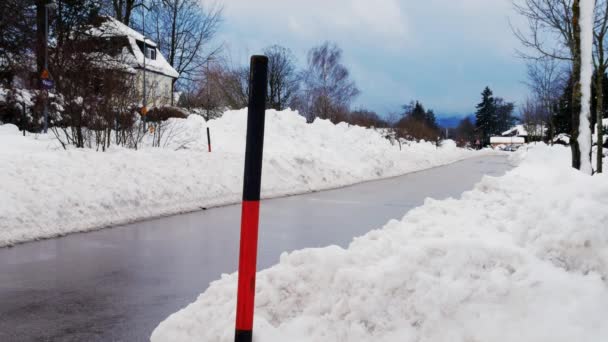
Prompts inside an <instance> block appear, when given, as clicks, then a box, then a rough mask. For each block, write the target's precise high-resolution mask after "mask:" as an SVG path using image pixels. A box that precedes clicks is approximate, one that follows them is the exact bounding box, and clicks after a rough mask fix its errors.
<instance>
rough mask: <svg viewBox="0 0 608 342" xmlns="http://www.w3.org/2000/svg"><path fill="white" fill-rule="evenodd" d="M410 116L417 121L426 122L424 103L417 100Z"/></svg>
mask: <svg viewBox="0 0 608 342" xmlns="http://www.w3.org/2000/svg"><path fill="white" fill-rule="evenodd" d="M410 116H411V117H412V119H414V120H416V121H420V122H426V110H425V109H424V106H423V105H422V103H420V102H418V101H416V103H415V104H414V108H413V109H412V112H411V113H410Z"/></svg>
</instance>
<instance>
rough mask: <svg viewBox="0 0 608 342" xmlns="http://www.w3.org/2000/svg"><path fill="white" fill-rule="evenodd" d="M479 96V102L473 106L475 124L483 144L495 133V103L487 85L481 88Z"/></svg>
mask: <svg viewBox="0 0 608 342" xmlns="http://www.w3.org/2000/svg"><path fill="white" fill-rule="evenodd" d="M481 96H482V100H481V102H480V103H479V104H478V105H477V106H476V107H475V108H477V112H476V113H475V119H476V120H475V125H476V127H477V132H478V134H479V136H480V138H481V141H482V144H484V145H485V144H488V143H489V142H490V136H491V135H492V134H493V133H495V131H496V129H497V127H496V126H497V125H496V121H497V120H496V103H495V100H494V97H493V93H492V90H490V88H489V87H486V88H485V89H484V90H483V92H482V93H481Z"/></svg>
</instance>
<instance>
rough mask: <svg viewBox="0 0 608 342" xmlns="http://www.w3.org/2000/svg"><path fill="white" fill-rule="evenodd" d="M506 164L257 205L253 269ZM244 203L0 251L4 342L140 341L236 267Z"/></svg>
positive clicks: (456, 168)
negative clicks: (255, 263) (256, 248)
mask: <svg viewBox="0 0 608 342" xmlns="http://www.w3.org/2000/svg"><path fill="white" fill-rule="evenodd" d="M509 168H510V167H509V165H508V163H507V160H506V158H505V157H502V156H493V157H482V158H475V159H470V160H466V161H462V162H458V163H455V164H452V165H448V166H445V167H440V168H435V169H430V170H426V171H421V172H418V173H413V174H409V175H406V176H401V177H397V178H392V179H387V180H382V181H374V182H369V183H362V184H358V185H355V186H351V187H347V188H343V189H337V190H331V191H323V192H318V193H312V194H306V195H300V196H293V197H286V198H280V199H272V200H265V201H263V202H262V212H261V222H260V237H259V239H260V240H259V250H260V252H259V253H260V254H259V257H258V269H261V268H266V267H269V266H271V265H273V264H275V263H276V262H277V261H278V259H279V255H280V254H281V253H282V252H284V251H291V250H295V249H301V248H305V247H321V246H327V245H330V244H337V245H340V246H347V245H348V243H349V242H350V241H351V240H352V238H353V237H355V236H359V235H362V234H364V233H366V232H368V231H369V230H372V229H375V228H378V227H381V226H382V225H383V224H384V223H386V222H387V221H388V220H389V219H391V218H401V217H402V216H403V215H404V214H405V213H406V212H407V211H408V210H409V209H411V208H413V207H415V206H418V205H420V204H422V203H423V201H424V199H425V198H426V197H433V198H446V197H450V196H451V197H458V196H459V195H460V194H461V193H462V192H463V191H466V190H469V189H472V188H473V185H474V184H475V183H476V182H478V181H479V180H480V179H481V177H482V176H483V175H501V174H503V173H504V172H505V171H506V170H508V169H509ZM239 216H240V206H238V205H237V206H234V205H233V206H227V207H221V208H215V209H210V210H207V211H200V212H195V213H190V214H184V215H178V216H172V217H166V218H161V219H156V220H151V221H144V222H139V223H134V224H130V225H126V226H121V227H116V228H111V229H104V230H99V231H95V232H90V233H80V234H74V235H70V236H66V237H62V238H58V239H52V240H44V241H38V242H32V243H26V244H23V245H18V246H16V247H13V248H4V249H0V341H2V342H29V341H37V342H42V341H44V342H46V341H62V342H63V341H66V342H67V341H69V342H72V341H78V342H95V341H104V342H119V341H120V342H139V341H148V338H149V336H150V334H151V332H152V330H153V329H154V328H155V327H156V325H157V324H158V323H159V322H160V321H162V320H163V319H164V318H166V317H167V316H168V315H169V314H171V313H173V312H175V311H177V310H179V309H180V308H182V307H184V306H185V305H187V304H189V303H190V302H192V301H194V299H196V297H197V295H198V294H199V293H200V292H202V291H204V290H205V289H206V288H207V287H208V285H209V282H211V281H213V280H214V279H218V278H219V277H220V275H221V274H222V273H231V272H234V271H235V270H236V268H237V261H238V245H239V244H238V236H239V225H240V218H239Z"/></svg>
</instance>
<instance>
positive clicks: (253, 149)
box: [234, 56, 268, 342]
mask: <svg viewBox="0 0 608 342" xmlns="http://www.w3.org/2000/svg"><path fill="white" fill-rule="evenodd" d="M267 86H268V58H267V57H266V56H252V57H251V66H250V71H249V105H248V109H247V146H246V148H245V177H244V181H243V207H242V214H241V244H240V255H239V281H238V291H237V300H236V329H235V330H236V332H235V336H234V341H235V342H251V340H252V337H253V307H254V297H255V272H256V262H257V249H258V222H259V217H260V186H261V181H262V154H263V150H264V116H265V110H266V88H267Z"/></svg>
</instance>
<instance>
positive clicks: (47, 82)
mask: <svg viewBox="0 0 608 342" xmlns="http://www.w3.org/2000/svg"><path fill="white" fill-rule="evenodd" d="M40 83H41V84H42V89H46V90H50V89H53V88H55V81H53V79H52V78H51V74H49V71H48V70H46V69H44V70H42V74H40Z"/></svg>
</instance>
